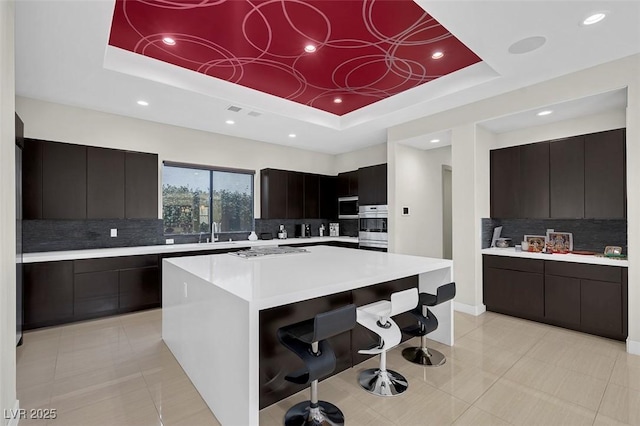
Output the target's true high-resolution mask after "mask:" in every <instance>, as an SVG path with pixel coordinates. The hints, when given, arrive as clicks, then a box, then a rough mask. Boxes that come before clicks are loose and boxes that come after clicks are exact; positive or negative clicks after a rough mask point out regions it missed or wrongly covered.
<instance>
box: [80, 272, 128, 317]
mask: <svg viewBox="0 0 640 426" xmlns="http://www.w3.org/2000/svg"><path fill="white" fill-rule="evenodd" d="M73 308H74V317H75V319H82V318H89V317H96V316H100V315H105V314H108V313H111V312H113V313H115V312H116V311H117V310H118V271H100V272H87V273H82V274H75V277H74V296H73Z"/></svg>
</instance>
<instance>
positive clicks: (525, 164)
mask: <svg viewBox="0 0 640 426" xmlns="http://www.w3.org/2000/svg"><path fill="white" fill-rule="evenodd" d="M519 148H520V182H519V186H520V214H519V217H523V218H530V219H546V218H548V217H549V143H548V142H540V143H535V144H529V145H522V146H520V147H519Z"/></svg>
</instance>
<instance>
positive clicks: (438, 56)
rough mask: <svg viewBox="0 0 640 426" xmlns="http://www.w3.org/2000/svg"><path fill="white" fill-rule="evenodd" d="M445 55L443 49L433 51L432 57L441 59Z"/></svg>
mask: <svg viewBox="0 0 640 426" xmlns="http://www.w3.org/2000/svg"><path fill="white" fill-rule="evenodd" d="M443 56H444V53H442V52H441V51H439V50H438V51H437V52H433V55H431V57H432V58H433V59H440V58H442V57H443Z"/></svg>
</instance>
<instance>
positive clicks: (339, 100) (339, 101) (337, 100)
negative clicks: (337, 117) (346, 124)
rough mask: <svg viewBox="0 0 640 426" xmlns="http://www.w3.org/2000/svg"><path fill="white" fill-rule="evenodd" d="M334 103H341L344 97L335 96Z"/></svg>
mask: <svg viewBox="0 0 640 426" xmlns="http://www.w3.org/2000/svg"><path fill="white" fill-rule="evenodd" d="M333 103H334V104H341V103H342V98H334V99H333Z"/></svg>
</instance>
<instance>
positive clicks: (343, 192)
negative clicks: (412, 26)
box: [337, 172, 349, 197]
mask: <svg viewBox="0 0 640 426" xmlns="http://www.w3.org/2000/svg"><path fill="white" fill-rule="evenodd" d="M337 195H338V197H348V196H349V175H347V173H346V172H345V173H339V174H338V186H337Z"/></svg>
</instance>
